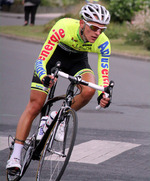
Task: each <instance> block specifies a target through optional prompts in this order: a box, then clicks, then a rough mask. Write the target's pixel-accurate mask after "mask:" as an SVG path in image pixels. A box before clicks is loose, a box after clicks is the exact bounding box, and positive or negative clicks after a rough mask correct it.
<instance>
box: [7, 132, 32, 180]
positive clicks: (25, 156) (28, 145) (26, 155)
mask: <svg viewBox="0 0 150 181" xmlns="http://www.w3.org/2000/svg"><path fill="white" fill-rule="evenodd" d="M34 140H35V136H34V135H33V136H32V137H31V138H30V139H27V140H26V142H25V144H24V146H23V151H22V168H21V172H20V173H18V174H15V175H14V176H13V175H10V174H9V173H8V171H7V172H6V173H7V181H19V180H20V179H21V178H22V177H23V175H24V174H25V172H26V170H27V168H28V166H29V165H30V162H31V160H32V154H33V144H34ZM29 149H30V150H29ZM11 154H12V150H10V154H9V158H10V156H11ZM23 165H24V166H23Z"/></svg>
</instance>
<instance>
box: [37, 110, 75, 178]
mask: <svg viewBox="0 0 150 181" xmlns="http://www.w3.org/2000/svg"><path fill="white" fill-rule="evenodd" d="M63 121H64V122H65V136H64V141H63V142H58V141H56V140H55V139H54V140H53V144H52V148H49V144H45V147H44V148H43V151H42V154H41V158H40V161H39V168H38V170H37V177H36V180H37V181H48V180H50V181H59V180H60V179H61V177H62V175H63V173H64V171H65V169H66V166H67V164H68V162H69V159H70V156H71V153H72V150H73V147H74V144H75V139H76V133H77V122H78V121H77V115H76V112H75V111H74V110H73V109H68V110H67V113H66V115H65V116H64V120H63ZM50 139H51V137H50V136H49V141H50ZM60 150H61V151H60ZM62 150H65V153H62Z"/></svg>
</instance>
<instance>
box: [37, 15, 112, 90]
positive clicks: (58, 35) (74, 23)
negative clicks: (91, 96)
mask: <svg viewBox="0 0 150 181" xmlns="http://www.w3.org/2000/svg"><path fill="white" fill-rule="evenodd" d="M79 26H80V24H79V20H75V19H71V18H64V19H61V20H59V21H58V22H57V23H56V24H55V25H54V26H53V28H52V29H51V31H50V32H49V34H48V37H47V40H46V41H45V43H44V45H43V48H42V50H41V52H40V55H39V57H38V59H37V61H36V63H35V71H36V73H37V75H38V76H39V78H40V80H42V79H43V77H44V76H45V75H47V72H46V65H47V63H48V61H51V60H50V58H51V56H52V55H53V53H54V51H55V49H56V47H57V45H58V44H59V46H63V48H66V51H74V52H77V53H78V52H92V53H97V54H98V84H99V85H101V86H104V87H105V86H108V84H109V79H108V72H109V57H110V53H111V49H110V42H109V39H108V38H107V36H106V35H105V34H104V33H101V34H100V35H99V37H98V38H97V39H96V41H95V42H94V43H90V42H86V43H84V41H83V40H82V39H81V37H80V35H79ZM65 45H66V46H65Z"/></svg>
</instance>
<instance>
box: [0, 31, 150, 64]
mask: <svg viewBox="0 0 150 181" xmlns="http://www.w3.org/2000/svg"><path fill="white" fill-rule="evenodd" d="M0 36H2V37H5V38H9V39H13V40H19V41H26V42H32V43H38V44H44V42H45V41H44V40H37V39H34V38H33V39H32V38H25V37H19V36H15V35H8V34H3V33H0ZM111 55H112V56H117V57H126V58H130V59H136V60H139V61H148V62H149V61H150V57H143V56H134V55H129V54H125V53H122V54H121V53H117V52H112V54H111Z"/></svg>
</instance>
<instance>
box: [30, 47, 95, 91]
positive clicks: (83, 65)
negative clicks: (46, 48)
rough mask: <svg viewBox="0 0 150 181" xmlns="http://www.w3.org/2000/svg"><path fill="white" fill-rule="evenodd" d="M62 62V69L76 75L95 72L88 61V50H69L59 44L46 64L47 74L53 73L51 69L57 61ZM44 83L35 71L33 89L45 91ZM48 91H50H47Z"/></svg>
mask: <svg viewBox="0 0 150 181" xmlns="http://www.w3.org/2000/svg"><path fill="white" fill-rule="evenodd" d="M58 61H60V62H61V67H60V68H61V71H63V72H65V73H67V74H69V75H72V76H75V75H83V74H84V73H87V72H88V73H92V74H94V73H93V71H92V69H91V67H90V65H89V63H88V54H87V52H79V53H74V52H68V51H65V50H64V49H62V48H61V47H59V46H57V48H56V50H55V52H54V53H53V55H52V57H51V58H50V61H48V63H47V65H46V69H47V74H50V73H51V69H52V68H53V67H54V66H55V65H56V62H58ZM43 87H44V86H43V84H42V82H41V81H40V79H39V77H38V76H37V74H36V72H34V75H33V79H32V84H31V89H34V90H39V91H42V92H45V91H43ZM46 93H48V91H46Z"/></svg>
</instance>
